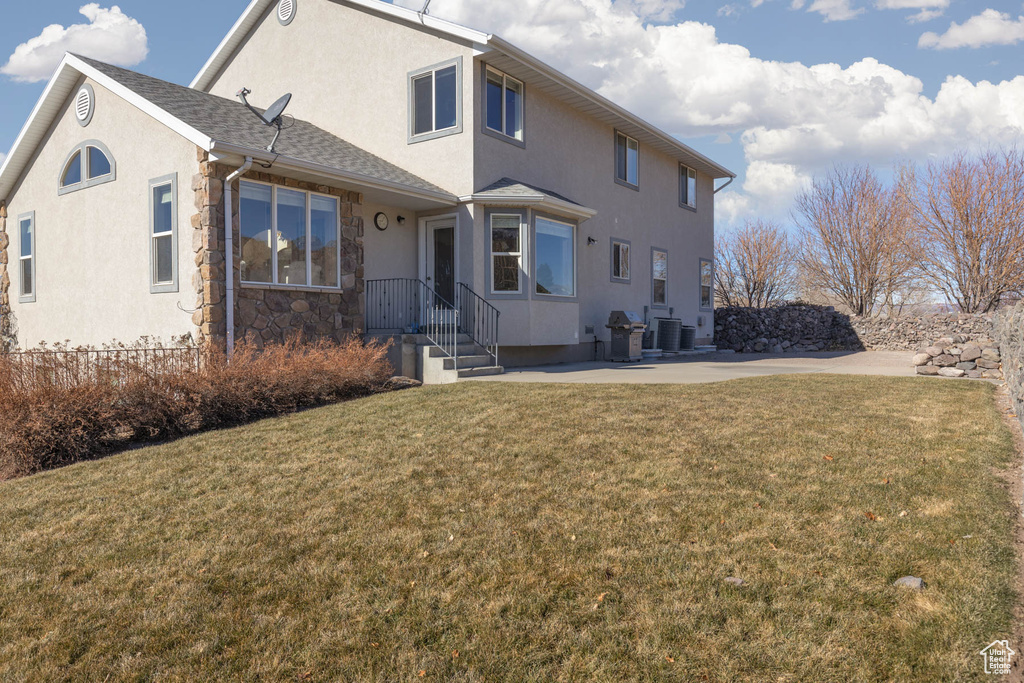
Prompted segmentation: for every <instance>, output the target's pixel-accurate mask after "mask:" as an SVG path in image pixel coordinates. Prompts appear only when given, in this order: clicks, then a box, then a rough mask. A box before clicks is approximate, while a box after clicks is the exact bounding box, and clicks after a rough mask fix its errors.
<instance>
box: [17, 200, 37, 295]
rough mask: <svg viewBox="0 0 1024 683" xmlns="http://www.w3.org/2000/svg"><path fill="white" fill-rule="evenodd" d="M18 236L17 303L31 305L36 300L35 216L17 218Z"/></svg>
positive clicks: (28, 214)
mask: <svg viewBox="0 0 1024 683" xmlns="http://www.w3.org/2000/svg"><path fill="white" fill-rule="evenodd" d="M18 235H19V239H20V241H21V251H19V252H18V264H19V265H20V266H21V267H20V271H21V290H20V292H19V297H18V301H20V302H21V303H31V302H33V301H35V300H36V269H35V265H36V214H35V212H32V213H26V214H23V215H21V216H19V217H18Z"/></svg>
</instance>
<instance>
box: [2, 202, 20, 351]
mask: <svg viewBox="0 0 1024 683" xmlns="http://www.w3.org/2000/svg"><path fill="white" fill-rule="evenodd" d="M10 244H11V240H10V237H8V236H7V204H6V203H5V202H0V353H5V352H7V351H11V350H12V349H14V347H16V346H17V345H18V340H17V339H16V337H15V334H14V321H13V320H12V318H11V299H10V289H11V276H10V274H9V273H8V272H7V262H8V255H7V252H8V247H9V246H10Z"/></svg>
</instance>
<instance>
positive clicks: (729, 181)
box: [714, 176, 736, 194]
mask: <svg viewBox="0 0 1024 683" xmlns="http://www.w3.org/2000/svg"><path fill="white" fill-rule="evenodd" d="M734 180H736V176H733V177H731V178H729V180H728V181H726V183H725V185H722V186H721V187H720V188H718V189H717V190H715V191H714V194H718V193H719V192H721V191H722V190H724V189H725V188H727V187H729V186H730V185H732V181H734Z"/></svg>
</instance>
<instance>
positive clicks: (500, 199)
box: [459, 192, 597, 221]
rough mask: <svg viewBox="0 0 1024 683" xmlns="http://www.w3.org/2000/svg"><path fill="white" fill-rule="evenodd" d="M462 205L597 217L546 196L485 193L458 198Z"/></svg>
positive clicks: (593, 212) (584, 217)
mask: <svg viewBox="0 0 1024 683" xmlns="http://www.w3.org/2000/svg"><path fill="white" fill-rule="evenodd" d="M459 201H460V202H462V203H463V204H469V203H474V204H481V205H483V206H510V207H516V208H529V209H542V210H545V211H550V212H551V213H557V214H559V215H562V216H571V217H573V218H579V219H580V220H584V221H585V220H589V219H591V218H593V217H594V216H596V215H597V210H595V209H591V208H588V207H586V206H580V205H579V204H573V203H572V202H567V201H564V200H562V199H557V198H555V197H552V196H550V195H546V194H540V193H538V194H527V195H524V194H508V195H501V194H496V193H491V192H487V193H485V194H472V195H466V196H465V197H459Z"/></svg>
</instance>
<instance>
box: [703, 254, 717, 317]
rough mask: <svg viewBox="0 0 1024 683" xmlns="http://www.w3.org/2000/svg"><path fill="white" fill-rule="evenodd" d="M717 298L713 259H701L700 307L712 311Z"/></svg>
mask: <svg viewBox="0 0 1024 683" xmlns="http://www.w3.org/2000/svg"><path fill="white" fill-rule="evenodd" d="M714 298H715V266H714V264H713V263H712V262H711V259H706V258H702V259H701V260H700V307H701V309H702V310H706V311H710V310H711V305H712V303H713V302H714Z"/></svg>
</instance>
